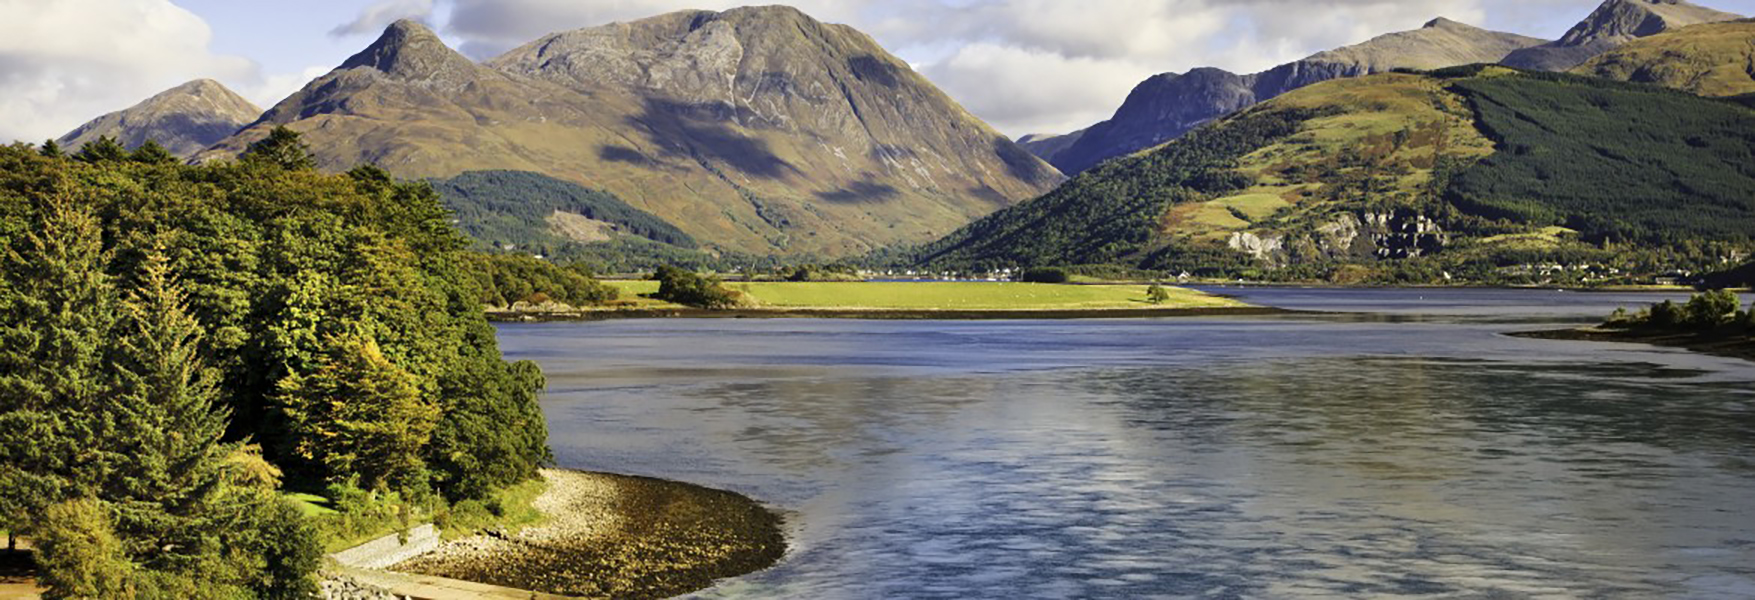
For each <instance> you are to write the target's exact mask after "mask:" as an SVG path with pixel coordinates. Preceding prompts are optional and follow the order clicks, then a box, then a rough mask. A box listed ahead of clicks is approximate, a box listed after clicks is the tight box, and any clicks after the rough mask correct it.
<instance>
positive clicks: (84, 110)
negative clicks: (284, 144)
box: [0, 0, 255, 142]
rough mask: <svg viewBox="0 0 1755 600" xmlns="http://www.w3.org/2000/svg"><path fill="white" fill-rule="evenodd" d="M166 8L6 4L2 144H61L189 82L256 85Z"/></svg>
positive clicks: (122, 2)
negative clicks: (89, 124) (108, 116)
mask: <svg viewBox="0 0 1755 600" xmlns="http://www.w3.org/2000/svg"><path fill="white" fill-rule="evenodd" d="M211 38H212V31H211V30H210V29H209V28H208V26H207V23H206V22H204V21H202V20H201V18H199V17H197V16H195V15H193V14H190V13H189V12H188V11H186V10H183V9H182V8H179V7H177V6H176V5H174V4H171V3H170V2H169V1H168V0H54V1H53V2H49V1H45V0H0V116H3V118H0V142H4V141H10V140H27V141H33V142H34V141H42V140H44V139H48V138H51V137H58V136H60V135H62V134H64V133H67V132H68V131H69V130H71V129H73V128H74V127H77V126H79V125H80V124H81V123H84V122H85V121H88V120H90V119H92V118H95V117H97V116H98V115H101V114H103V113H106V112H110V111H115V110H120V109H123V108H127V107H128V106H131V105H133V104H134V103H137V102H139V101H141V100H143V99H145V98H146V97H148V96H151V95H153V94H156V93H158V92H160V91H163V90H165V89H166V88H170V87H172V86H175V85H178V84H181V83H183V82H185V81H188V80H191V79H196V78H201V77H211V78H216V79H240V78H249V77H251V76H252V74H253V73H254V70H255V67H254V65H253V64H252V63H251V62H250V61H248V60H244V59H242V58H236V57H228V56H217V55H214V54H213V53H211V52H209V51H208V42H209V40H210V39H211Z"/></svg>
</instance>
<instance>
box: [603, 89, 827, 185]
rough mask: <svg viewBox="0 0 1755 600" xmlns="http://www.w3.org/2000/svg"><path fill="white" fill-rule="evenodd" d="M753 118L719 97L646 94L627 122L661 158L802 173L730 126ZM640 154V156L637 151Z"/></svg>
mask: <svg viewBox="0 0 1755 600" xmlns="http://www.w3.org/2000/svg"><path fill="white" fill-rule="evenodd" d="M758 120H759V117H758V116H757V115H755V114H754V113H751V112H750V111H748V110H746V109H741V108H736V107H733V106H730V105H728V104H725V103H723V102H701V103H690V102H678V101H675V100H666V99H659V98H647V99H646V101H645V106H644V108H643V110H642V112H641V113H640V114H639V115H636V116H633V117H629V118H628V123H629V124H630V125H634V126H636V127H642V128H644V129H646V131H647V132H648V133H649V134H650V135H651V136H652V141H653V142H655V143H656V144H657V145H658V146H659V147H661V148H663V149H664V154H665V156H666V157H671V158H687V159H693V160H701V161H711V162H718V163H723V164H726V165H730V166H731V167H732V168H734V169H737V170H738V171H742V172H744V173H745V174H748V175H752V176H755V177H761V178H764V179H785V178H786V177H787V176H788V175H795V174H802V172H801V171H799V170H798V168H797V167H794V166H792V163H789V162H786V160H785V159H782V158H780V157H779V156H778V155H776V154H774V151H773V150H772V149H771V148H769V146H768V142H766V141H763V140H759V139H755V138H751V137H748V136H745V135H743V134H742V133H739V132H737V130H735V129H733V128H732V127H731V125H730V124H731V123H737V122H743V123H753V122H756V121H758ZM608 148H613V147H607V148H606V149H608ZM611 152H614V151H613V150H612V151H611ZM616 154H617V155H618V156H619V157H620V158H622V159H632V158H633V156H629V155H627V154H626V153H616ZM634 154H635V155H638V154H639V153H637V152H635V153H634ZM604 158H606V159H609V160H617V158H612V157H611V156H609V155H604ZM640 158H646V157H645V156H644V155H640ZM624 162H626V161H624Z"/></svg>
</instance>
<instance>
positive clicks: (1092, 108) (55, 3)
mask: <svg viewBox="0 0 1755 600" xmlns="http://www.w3.org/2000/svg"><path fill="white" fill-rule="evenodd" d="M1600 1H1601V0H790V1H788V2H787V3H789V4H792V5H793V6H796V7H798V8H799V9H802V10H804V11H805V12H807V13H809V14H811V15H812V16H815V17H817V18H818V19H820V20H823V21H828V22H832V23H844V24H848V25H852V26H854V27H856V28H858V29H860V30H862V31H865V32H866V33H868V34H871V35H872V37H874V38H876V39H877V40H878V42H879V43H881V44H883V45H884V47H886V48H888V49H889V50H890V51H891V52H893V53H895V54H896V55H897V56H900V57H901V58H902V59H903V60H906V61H907V62H908V63H909V64H911V65H913V66H914V68H915V69H916V70H918V71H920V72H921V73H922V74H924V75H926V77H927V78H928V79H930V80H932V81H933V82H934V83H936V84H938V85H939V86H940V87H941V88H943V89H944V90H945V92H946V93H948V94H950V95H951V97H952V98H955V99H957V100H958V101H959V102H961V103H962V104H963V105H964V106H965V107H966V108H968V109H969V110H970V112H973V113H974V114H976V115H977V116H979V117H981V118H982V119H984V120H986V121H987V122H988V123H991V124H992V125H994V126H995V127H996V128H998V129H999V130H1001V131H1003V132H1005V133H1007V134H1009V135H1012V136H1019V135H1023V134H1026V133H1064V132H1068V131H1072V130H1076V129H1080V128H1083V127H1086V126H1089V125H1091V124H1093V123H1095V122H1098V121H1101V120H1103V119H1106V118H1108V117H1109V116H1110V115H1111V114H1113V113H1114V111H1115V109H1116V108H1117V107H1118V106H1120V104H1121V101H1122V100H1123V99H1125V98H1126V97H1127V93H1128V92H1129V91H1130V90H1132V89H1133V87H1134V85H1136V84H1138V83H1139V82H1140V81H1142V80H1144V79H1146V78H1147V77H1150V76H1152V75H1155V74H1158V73H1163V72H1169V71H1176V72H1181V71H1186V70H1188V69H1191V68H1194V67H1202V66H1213V67H1220V68H1224V69H1229V70H1232V71H1237V72H1253V71H1258V70H1262V69H1266V68H1269V67H1272V66H1274V65H1277V64H1281V63H1285V62H1289V61H1292V60H1296V59H1299V58H1302V57H1304V56H1308V55H1310V54H1313V53H1315V52H1318V51H1322V50H1326V49H1330V48H1334V47H1338V46H1343V45H1347V44H1354V43H1358V42H1362V41H1365V40H1367V39H1369V38H1371V37H1373V36H1375V35H1379V34H1383V33H1389V32H1393V31H1402V30H1407V29H1415V28H1418V27H1420V26H1421V25H1422V24H1424V23H1425V22H1427V21H1429V20H1431V19H1432V18H1434V17H1439V16H1443V17H1448V18H1450V19H1454V20H1457V21H1462V22H1465V23H1470V24H1474V25H1478V26H1482V27H1486V28H1488V29H1494V30H1499V31H1509V32H1514V33H1521V34H1525V35H1531V36H1536V37H1543V38H1550V39H1551V38H1557V37H1559V36H1560V35H1561V34H1562V33H1564V32H1565V31H1566V29H1567V28H1568V27H1571V26H1572V25H1573V24H1574V23H1576V22H1578V21H1579V20H1580V19H1582V18H1584V16H1585V15H1587V14H1589V13H1590V11H1591V10H1592V9H1594V8H1595V7H1596V6H1597V4H1599V3H1600ZM746 3H747V2H737V1H736V0H302V1H285V0H0V141H6V140H14V139H18V140H30V141H40V140H43V139H47V138H50V137H58V136H60V135H62V134H64V133H66V132H67V131H69V130H71V129H73V128H74V127H77V126H78V125H79V124H81V123H83V122H85V121H88V120H90V119H92V118H95V117H97V116H99V115H101V114H104V113H107V112H110V111H115V110H120V109H123V108H127V107H128V106H131V105H133V104H134V103H136V102H139V101H141V100H143V99H145V98H147V97H149V96H151V95H153V94H155V93H157V92H159V91H163V90H165V89H168V88H170V87H173V86H175V85H177V84H180V83H183V82H185V81H189V80H192V79H197V78H211V79H215V80H218V81H220V82H221V83H224V84H226V86H228V87H230V88H232V89H233V90H235V91H237V92H238V93H240V94H243V95H244V96H245V97H246V98H249V99H250V100H252V101H254V102H256V103H257V104H258V105H261V106H263V107H264V108H267V107H269V106H272V105H273V104H275V103H277V102H279V101H280V100H281V99H283V98H285V97H286V96H287V95H289V94H291V93H292V92H294V91H296V90H298V89H299V88H300V87H302V86H303V85H304V84H305V83H307V82H309V81H310V80H312V79H314V78H316V77H318V76H320V75H322V74H323V73H326V72H328V71H329V70H330V69H332V68H334V67H335V66H336V65H339V64H340V63H341V62H342V61H343V60H345V59H346V58H347V57H348V56H350V55H352V54H353V53H354V52H357V51H358V50H360V49H361V48H364V47H365V46H366V45H367V44H370V43H371V42H372V40H373V39H375V38H376V36H377V35H378V33H379V32H380V31H381V30H382V29H383V27H384V26H385V25H388V24H389V23H390V22H392V21H394V20H396V19H399V18H414V19H418V20H421V21H424V22H426V23H427V24H429V25H430V26H432V27H433V28H434V29H435V30H437V31H438V32H439V33H440V35H441V36H442V37H443V38H444V39H445V40H446V41H447V42H448V43H449V44H451V45H452V47H455V48H458V49H459V50H461V51H463V52H464V53H465V54H467V55H469V56H471V57H472V58H476V59H478V60H479V59H485V58H489V57H492V56H494V55H496V54H498V53H500V52H503V51H505V50H507V49H510V48H512V47H515V46H517V45H520V44H523V43H524V42H528V41H530V40H533V39H536V38H537V37H540V36H542V35H544V34H547V33H551V32H555V31H563V30H568V29H575V28H579V27H589V26H593V25H601V24H604V23H610V22H615V21H628V20H634V19H639V18H642V17H647V16H652V15H656V14H661V13H664V12H669V11H673V10H681V9H688V8H699V9H709V10H719V9H725V8H731V7H734V6H738V5H741V4H746ZM1697 3H1700V4H1704V5H1707V6H1710V7H1713V8H1717V9H1719V10H1724V11H1729V12H1735V13H1739V14H1744V15H1749V14H1755V0H1698V2H1697Z"/></svg>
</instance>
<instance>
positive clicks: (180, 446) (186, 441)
mask: <svg viewBox="0 0 1755 600" xmlns="http://www.w3.org/2000/svg"><path fill="white" fill-rule="evenodd" d="M141 271H142V272H141V274H140V277H139V283H138V287H137V288H136V289H134V290H133V291H132V293H131V294H130V295H129V298H128V299H127V300H126V302H124V303H123V311H122V313H123V317H122V323H121V327H120V328H119V329H120V330H121V331H120V332H119V334H118V337H117V351H116V357H115V361H116V371H117V378H118V381H117V386H116V390H117V391H116V393H115V394H113V395H111V396H110V399H111V402H109V403H108V405H107V406H106V407H105V409H106V410H105V411H104V415H103V417H104V419H103V427H104V428H105V429H106V431H105V432H104V436H103V440H102V443H103V444H105V445H106V446H109V447H110V450H111V452H113V455H115V456H121V457H126V458H125V461H124V462H122V463H120V464H116V465H113V466H111V468H108V469H106V471H107V472H108V473H109V475H110V477H109V480H108V481H107V482H106V485H105V486H104V491H103V492H102V493H101V497H102V498H103V499H104V500H107V501H109V502H110V503H111V504H112V505H113V506H114V507H115V512H116V532H117V535H118V537H120V538H121V539H122V540H123V542H124V543H125V545H126V549H127V551H128V554H129V555H131V556H135V557H138V558H139V561H140V563H141V564H142V565H145V566H147V567H150V568H154V569H160V570H167V571H179V572H189V571H194V570H196V568H197V567H198V562H199V561H200V560H201V559H202V557H209V556H214V555H216V554H218V551H217V549H216V547H215V546H216V544H217V539H218V537H217V535H218V532H217V531H215V530H216V529H220V528H219V527H216V526H215V523H216V522H220V523H223V522H225V521H228V520H230V519H231V517H228V516H227V515H225V514H223V513H225V512H227V511H229V510H230V509H228V508H227V507H223V506H218V505H216V501H215V498H216V496H217V494H218V493H219V492H220V487H221V486H222V484H223V481H224V479H225V476H226V475H225V471H226V469H227V463H228V459H229V457H230V456H231V455H232V454H233V453H234V452H235V451H236V450H237V447H236V445H235V444H227V443H224V442H223V441H222V438H223V437H224V436H225V430H226V425H227V422H228V414H227V412H226V411H225V410H224V409H223V408H221V407H219V406H218V403H219V391H218V376H217V373H216V372H215V371H214V370H212V369H210V368H209V367H208V365H207V363H206V360H205V358H204V357H203V356H202V355H201V346H202V344H201V339H202V335H203V331H202V328H201V325H200V324H199V323H197V322H196V320H195V318H194V317H193V316H191V315H190V314H189V311H188V309H187V307H186V302H185V297H184V293H183V292H182V290H181V288H180V287H179V286H178V284H177V283H176V282H175V281H174V280H173V278H172V275H171V273H170V266H169V264H168V261H167V260H166V259H165V258H164V255H163V254H162V253H158V252H154V253H152V254H150V255H149V256H148V257H147V260H146V262H145V264H144V266H143V267H142V269H141ZM106 454H108V453H106Z"/></svg>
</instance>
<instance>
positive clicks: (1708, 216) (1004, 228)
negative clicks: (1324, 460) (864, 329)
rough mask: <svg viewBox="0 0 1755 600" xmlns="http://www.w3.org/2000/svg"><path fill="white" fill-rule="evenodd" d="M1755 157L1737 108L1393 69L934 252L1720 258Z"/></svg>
mask: <svg viewBox="0 0 1755 600" xmlns="http://www.w3.org/2000/svg"><path fill="white" fill-rule="evenodd" d="M1752 152H1755V112H1751V111H1750V110H1749V109H1748V108H1746V107H1744V106H1742V105H1739V104H1737V103H1735V102H1727V101H1720V100H1713V99H1705V98H1699V97H1695V96H1691V95H1688V94H1685V93H1681V92H1676V91H1673V90H1668V89H1663V88H1659V87H1656V86H1647V85H1638V84H1628V83H1620V82H1613V81H1605V80H1600V79H1593V78H1586V77H1579V76H1573V75H1561V74H1549V73H1532V72H1520V71H1516V70H1512V69H1508V68H1504V67H1487V66H1476V67H1465V68H1455V69H1446V70H1442V71H1438V72H1432V73H1426V74H1413V73H1398V74H1386V75H1378V76H1373V77H1369V78H1365V79H1359V80H1344V81H1334V82H1328V83H1323V84H1318V85H1316V86H1312V87H1310V88H1305V89H1303V90H1300V91H1298V92H1294V93H1292V94H1289V95H1287V96H1284V97H1282V98H1280V99H1277V100H1275V101H1273V102H1269V103H1266V104H1264V105H1261V106H1258V107H1255V108H1252V109H1250V110H1247V111H1244V112H1242V113H1240V114H1238V115H1235V116H1233V117H1231V118H1229V119H1227V120H1225V121H1223V122H1221V123H1218V124H1216V125H1214V126H1211V127H1208V128H1205V129H1202V130H1198V131H1197V132H1195V133H1194V134H1191V135H1190V136H1189V137H1187V138H1184V139H1182V140H1178V141H1176V142H1172V143H1170V144H1166V145H1164V146H1162V147H1160V148H1158V149H1156V150H1153V151H1151V152H1148V153H1144V154H1142V155H1139V156H1135V157H1130V158H1126V159H1122V160H1117V161H1114V162H1113V163H1111V164H1109V165H1105V166H1104V167H1102V168H1099V169H1097V170H1094V171H1092V172H1089V173H1087V174H1085V175H1082V176H1081V177H1079V178H1077V179H1075V180H1073V181H1072V182H1070V183H1068V184H1067V185H1066V186H1064V187H1062V188H1061V189H1060V190H1057V191H1055V192H1053V193H1051V194H1049V195H1047V196H1044V197H1042V198H1040V199H1037V200H1033V201H1030V202H1027V203H1024V204H1021V205H1019V206H1016V207H1013V208H1010V209H1007V210H1003V211H1000V212H998V213H996V214H994V215H993V216H990V217H989V218H987V219H983V220H981V221H978V222H976V223H974V224H972V225H970V226H968V227H965V228H963V229H962V230H959V231H958V232H956V233H954V234H952V235H950V236H948V237H946V238H944V239H942V240H940V241H938V242H936V243H934V244H930V245H928V246H925V247H923V248H922V249H921V251H920V252H919V253H918V254H917V256H916V258H917V261H918V263H919V264H922V265H926V266H931V267H937V268H954V269H984V268H995V267H1009V266H1026V267H1027V266H1046V265H1086V264H1103V265H1119V266H1124V267H1130V268H1144V269H1164V270H1191V271H1204V272H1209V273H1214V274H1218V273H1230V274H1239V273H1250V274H1254V275H1258V276H1268V277H1275V276H1278V277H1288V278H1313V277H1314V278H1323V277H1332V276H1336V275H1337V273H1341V272H1347V273H1351V274H1352V275H1353V276H1357V275H1358V274H1359V273H1361V270H1360V269H1361V268H1363V269H1364V273H1365V276H1368V277H1395V278H1401V280H1406V279H1407V278H1413V279H1417V280H1430V279H1433V278H1441V277H1444V276H1445V275H1444V274H1445V273H1452V274H1454V275H1456V276H1459V277H1464V278H1467V279H1489V278H1492V277H1496V276H1498V275H1496V273H1497V274H1500V275H1502V274H1503V272H1504V271H1505V270H1506V269H1515V268H1519V265H1526V264H1531V263H1544V262H1562V263H1572V264H1584V265H1588V266H1590V268H1592V269H1596V270H1597V271H1598V274H1599V275H1600V274H1602V273H1627V272H1633V271H1644V272H1649V271H1654V270H1659V269H1664V268H1682V269H1686V268H1694V267H1699V268H1704V267H1706V266H1708V265H1711V264H1715V263H1716V261H1719V260H1723V259H1726V258H1733V257H1734V256H1735V255H1736V254H1738V253H1739V252H1741V250H1740V249H1742V248H1746V247H1748V246H1749V243H1750V240H1751V239H1752V238H1755V154H1752ZM1604 276H1605V277H1606V275H1604Z"/></svg>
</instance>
